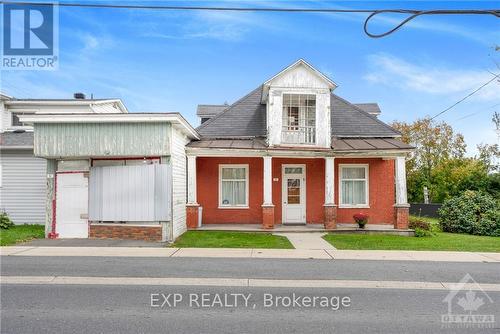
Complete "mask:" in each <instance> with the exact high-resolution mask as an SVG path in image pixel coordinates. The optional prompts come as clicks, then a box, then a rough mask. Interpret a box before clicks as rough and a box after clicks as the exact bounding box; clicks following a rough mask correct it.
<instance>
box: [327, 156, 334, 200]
mask: <svg viewBox="0 0 500 334" xmlns="http://www.w3.org/2000/svg"><path fill="white" fill-rule="evenodd" d="M334 162H335V158H334V157H325V205H334V204H335V163H334Z"/></svg>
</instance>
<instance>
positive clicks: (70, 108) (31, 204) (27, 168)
mask: <svg viewBox="0 0 500 334" xmlns="http://www.w3.org/2000/svg"><path fill="white" fill-rule="evenodd" d="M75 96H76V97H78V98H75V99H17V98H13V97H10V96H7V95H4V94H0V211H5V212H7V213H8V214H9V216H10V218H11V219H12V220H13V221H14V223H16V224H25V223H29V224H44V223H45V194H46V188H47V186H46V175H45V174H46V162H45V160H44V159H40V158H35V157H34V156H33V127H32V126H29V125H26V124H24V123H23V122H21V121H20V119H19V118H20V116H22V115H31V114H35V113H38V114H41V113H63V114H71V113H86V114H92V113H126V112H127V109H126V108H125V106H124V105H123V103H122V102H121V101H120V100H118V99H85V97H84V96H83V95H82V94H75Z"/></svg>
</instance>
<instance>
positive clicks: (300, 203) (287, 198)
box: [282, 165, 306, 224]
mask: <svg viewBox="0 0 500 334" xmlns="http://www.w3.org/2000/svg"><path fill="white" fill-rule="evenodd" d="M282 175H283V177H282V179H283V190H282V197H283V224H305V223H306V166H305V165H283V173H282Z"/></svg>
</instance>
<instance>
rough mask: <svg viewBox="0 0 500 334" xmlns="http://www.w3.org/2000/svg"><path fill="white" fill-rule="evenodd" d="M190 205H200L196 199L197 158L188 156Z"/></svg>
mask: <svg viewBox="0 0 500 334" xmlns="http://www.w3.org/2000/svg"><path fill="white" fill-rule="evenodd" d="M187 174H188V175H187V178H188V203H187V204H195V205H196V204H198V201H197V198H196V156H194V155H188V156H187Z"/></svg>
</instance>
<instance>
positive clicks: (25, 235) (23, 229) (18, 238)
mask: <svg viewBox="0 0 500 334" xmlns="http://www.w3.org/2000/svg"><path fill="white" fill-rule="evenodd" d="M44 236H45V226H43V225H15V226H12V227H11V228H9V229H8V230H5V229H3V228H1V229H0V246H7V245H13V244H15V243H18V242H23V241H28V240H31V239H38V238H43V237H44Z"/></svg>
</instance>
